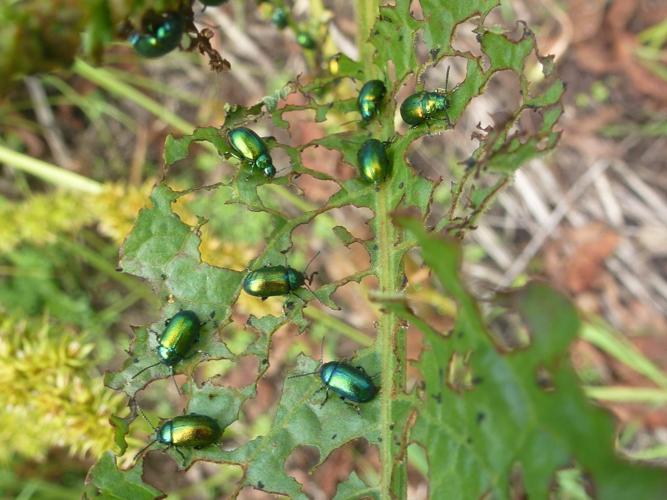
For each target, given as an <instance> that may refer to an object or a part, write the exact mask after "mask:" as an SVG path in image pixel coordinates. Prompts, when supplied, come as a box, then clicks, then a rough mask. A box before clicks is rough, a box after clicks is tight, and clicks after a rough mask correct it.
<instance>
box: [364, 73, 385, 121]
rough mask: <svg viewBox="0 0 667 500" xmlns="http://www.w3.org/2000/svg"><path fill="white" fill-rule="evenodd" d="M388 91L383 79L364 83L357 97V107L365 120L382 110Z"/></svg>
mask: <svg viewBox="0 0 667 500" xmlns="http://www.w3.org/2000/svg"><path fill="white" fill-rule="evenodd" d="M386 92H387V88H386V87H385V86H384V83H383V82H382V81H381V80H369V81H367V82H366V83H364V86H363V87H361V90H360V91H359V97H358V98H357V107H358V108H359V113H361V118H362V119H363V120H364V121H369V120H370V119H371V118H373V117H374V116H375V115H376V114H377V113H378V111H380V105H381V104H382V99H383V98H384V95H385V93H386Z"/></svg>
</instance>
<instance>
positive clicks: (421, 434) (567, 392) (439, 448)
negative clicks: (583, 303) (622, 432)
mask: <svg viewBox="0 0 667 500" xmlns="http://www.w3.org/2000/svg"><path fill="white" fill-rule="evenodd" d="M400 222H401V224H402V225H403V226H404V227H406V228H407V229H408V230H409V231H410V232H411V233H412V234H413V235H414V236H415V238H416V240H417V242H418V243H419V245H420V247H421V249H422V255H423V258H424V261H425V263H426V264H427V265H428V266H429V267H430V268H431V269H432V270H433V272H434V274H435V276H436V277H437V279H438V281H439V282H440V284H441V285H442V287H443V288H444V289H445V291H446V292H447V293H448V294H449V295H451V296H452V297H453V298H454V299H455V300H456V302H457V304H458V315H457V319H456V324H455V326H454V329H453V332H452V335H450V336H449V337H447V338H445V337H443V336H441V335H437V334H435V333H434V332H433V331H432V330H431V329H430V328H421V323H420V322H416V324H417V326H418V327H420V329H421V330H422V332H423V333H424V335H425V340H426V349H425V352H424V354H423V356H422V359H421V360H420V362H419V368H420V370H421V372H422V374H423V376H424V382H425V391H424V394H423V399H422V401H421V403H420V404H419V405H418V408H419V416H418V418H417V421H416V423H415V425H414V428H413V429H412V434H411V438H412V439H413V440H415V441H416V442H418V443H420V444H421V445H422V446H423V447H424V449H425V450H426V453H427V455H428V463H429V481H430V488H431V494H432V495H434V496H436V497H448V498H449V497H451V498H478V497H480V496H482V495H485V494H487V495H488V494H491V495H492V496H493V497H494V498H510V484H511V483H512V481H516V478H515V479H512V477H513V471H516V470H520V471H521V478H522V479H521V481H522V485H521V488H524V489H525V491H526V493H527V496H528V497H530V498H548V496H549V491H550V488H551V486H552V484H553V482H554V480H555V478H556V475H557V474H558V471H559V470H560V469H561V468H564V467H566V466H568V465H571V464H572V463H575V464H578V465H579V466H580V467H582V469H583V470H585V471H586V473H587V477H588V479H589V480H590V481H591V482H592V483H593V485H594V487H595V490H596V491H597V493H598V495H599V498H605V499H607V498H608V499H615V498H618V499H621V498H646V499H658V498H664V495H665V493H666V492H667V477H665V475H664V474H663V473H662V472H659V471H657V470H650V469H642V468H639V467H637V466H635V465H632V464H629V463H626V462H623V461H621V460H620V459H619V458H617V457H616V455H615V453H614V450H613V442H614V426H613V423H612V419H611V418H610V416H609V415H608V414H607V413H606V412H605V411H603V410H601V409H599V408H596V407H594V406H593V405H592V404H591V403H590V402H589V401H588V400H587V398H586V397H585V395H584V393H583V391H582V390H581V388H580V387H579V383H578V380H577V377H576V375H575V372H574V370H573V369H572V367H571V365H570V363H569V361H568V348H569V345H570V342H571V341H572V340H573V339H574V338H575V337H576V335H577V332H578V329H579V319H578V315H577V312H576V310H575V309H574V307H573V306H572V305H571V304H570V303H569V302H568V301H567V300H566V299H565V298H564V297H563V296H561V295H560V294H558V293H557V292H555V291H553V290H552V289H550V288H549V287H547V286H546V285H544V284H538V283H533V284H529V285H528V286H526V287H525V288H523V289H521V290H518V291H516V292H513V293H511V294H507V295H506V296H505V297H504V298H503V300H502V305H504V306H507V307H508V308H509V310H510V311H513V312H514V313H515V314H518V316H519V318H520V320H521V321H522V322H523V324H524V325H526V327H527V328H528V330H529V332H530V335H531V343H530V346H529V347H528V348H526V349H525V350H523V351H517V352H512V353H510V354H506V355H502V354H500V353H499V351H498V350H497V349H496V346H495V345H494V343H493V341H492V340H491V338H492V336H491V335H490V332H489V329H488V327H487V326H486V324H485V319H484V317H483V315H482V313H481V311H480V308H479V307H478V305H477V303H476V301H475V300H474V298H473V297H472V296H471V295H470V293H469V292H468V291H467V290H466V289H465V287H464V286H463V284H462V281H461V279H460V277H459V264H460V260H461V251H460V248H459V245H458V244H456V243H454V242H452V241H450V240H447V239H443V238H441V237H438V236H436V235H434V234H429V233H427V232H426V231H425V230H424V228H423V226H422V224H421V223H420V222H419V221H417V220H414V219H407V218H402V219H400ZM396 310H397V312H398V313H399V314H400V315H401V316H402V317H403V318H404V319H406V320H409V321H412V320H413V319H414V315H413V314H412V313H410V312H408V310H407V309H405V308H397V309H396ZM506 314H509V313H506ZM462 354H464V355H465V356H467V357H468V358H469V368H470V370H471V373H472V380H473V381H474V382H473V387H471V388H468V389H467V390H464V391H460V390H459V391H457V390H456V387H452V385H451V380H450V379H449V376H448V375H447V374H446V373H445V372H444V370H443V360H452V358H453V356H455V355H462Z"/></svg>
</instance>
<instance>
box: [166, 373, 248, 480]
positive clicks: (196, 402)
mask: <svg viewBox="0 0 667 500" xmlns="http://www.w3.org/2000/svg"><path fill="white" fill-rule="evenodd" d="M185 392H186V394H187V395H188V396H189V397H190V401H189V402H188V406H187V409H186V413H187V414H197V415H206V416H207V417H211V418H212V419H214V420H215V421H216V422H217V423H218V425H219V426H220V429H222V438H221V439H222V440H224V439H225V429H226V428H227V427H228V426H229V425H230V424H231V423H232V422H234V421H235V420H237V419H238V415H239V411H240V409H241V405H242V404H243V403H244V401H246V400H247V399H248V398H251V397H254V396H255V386H254V385H252V386H248V387H245V388H243V389H241V390H236V389H230V388H228V387H220V386H216V385H213V384H212V383H210V382H208V383H205V384H204V385H202V386H201V387H198V386H196V385H195V384H194V383H192V382H190V383H188V384H187V385H186V387H185ZM167 453H169V455H170V456H171V457H172V458H173V459H174V461H175V462H176V463H177V464H178V467H179V468H183V469H185V468H188V467H190V466H191V465H192V463H193V462H195V461H198V460H206V461H210V462H223V461H225V459H224V452H223V451H222V445H221V443H214V444H211V445H210V446H206V447H203V448H199V449H197V448H190V447H179V449H178V452H177V451H176V450H175V449H172V448H170V449H169V450H168V451H167ZM184 457H185V459H184Z"/></svg>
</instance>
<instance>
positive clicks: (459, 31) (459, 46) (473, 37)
mask: <svg viewBox="0 0 667 500" xmlns="http://www.w3.org/2000/svg"><path fill="white" fill-rule="evenodd" d="M479 21H480V19H479V17H476V18H473V19H472V20H468V21H464V22H462V23H461V24H459V25H457V26H456V28H455V30H454V36H453V37H452V48H453V49H454V50H458V51H461V52H470V53H472V54H473V55H474V56H475V57H480V56H482V55H483V52H482V48H481V47H480V45H479V42H478V41H477V34H476V33H475V32H474V30H475V29H477V28H478V27H479Z"/></svg>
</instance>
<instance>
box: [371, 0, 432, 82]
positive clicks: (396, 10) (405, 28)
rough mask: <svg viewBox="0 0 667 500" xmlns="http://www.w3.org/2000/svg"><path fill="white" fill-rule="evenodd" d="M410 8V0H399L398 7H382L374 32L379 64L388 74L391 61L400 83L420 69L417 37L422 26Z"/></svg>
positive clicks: (376, 56)
mask: <svg viewBox="0 0 667 500" xmlns="http://www.w3.org/2000/svg"><path fill="white" fill-rule="evenodd" d="M410 4H411V1H410V0H397V2H396V6H395V7H380V17H379V18H378V21H377V22H376V23H375V26H374V27H373V30H372V32H371V41H372V43H373V45H374V46H375V49H376V54H375V64H376V65H377V67H378V68H380V69H382V70H385V68H387V67H388V65H389V63H390V61H391V63H392V64H393V65H394V67H395V68H396V80H397V81H398V82H400V81H402V80H403V78H405V76H406V75H407V74H408V73H410V72H411V71H414V70H415V68H416V67H417V57H416V54H415V37H416V34H417V28H418V27H419V24H420V23H419V22H418V21H417V20H415V18H414V17H412V13H411V12H410Z"/></svg>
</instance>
